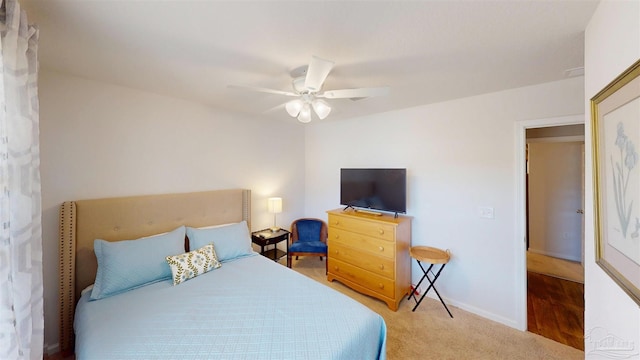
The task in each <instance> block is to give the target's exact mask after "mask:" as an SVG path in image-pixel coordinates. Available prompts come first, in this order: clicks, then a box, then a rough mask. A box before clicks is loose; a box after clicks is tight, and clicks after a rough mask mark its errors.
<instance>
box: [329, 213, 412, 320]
mask: <svg viewBox="0 0 640 360" xmlns="http://www.w3.org/2000/svg"><path fill="white" fill-rule="evenodd" d="M327 213H328V215H329V222H328V224H329V238H328V239H327V244H328V246H329V250H328V255H327V261H328V267H329V269H328V272H327V280H328V281H333V280H338V281H340V282H341V283H343V284H345V285H347V286H349V287H351V288H352V289H354V290H356V291H359V292H361V293H363V294H366V295H369V296H372V297H375V298H377V299H380V300H382V301H384V302H386V303H387V306H388V307H389V309H391V310H393V311H396V310H398V304H399V303H400V301H401V300H402V299H403V298H404V296H405V295H408V294H409V293H410V291H411V258H410V257H409V247H410V246H411V217H408V216H399V217H398V218H394V217H393V215H388V214H382V215H371V214H367V213H362V212H357V211H354V210H351V209H349V210H346V211H344V210H342V209H336V210H331V211H327Z"/></svg>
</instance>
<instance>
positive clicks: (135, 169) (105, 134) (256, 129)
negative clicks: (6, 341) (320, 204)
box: [39, 69, 305, 350]
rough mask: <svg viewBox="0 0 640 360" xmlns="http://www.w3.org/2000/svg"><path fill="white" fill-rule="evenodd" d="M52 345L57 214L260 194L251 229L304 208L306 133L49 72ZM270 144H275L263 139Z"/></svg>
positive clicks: (46, 231)
mask: <svg viewBox="0 0 640 360" xmlns="http://www.w3.org/2000/svg"><path fill="white" fill-rule="evenodd" d="M39 97H40V138H41V139H40V142H41V177H42V207H43V218H42V222H43V230H42V236H43V252H44V259H43V262H44V284H45V288H44V296H45V343H46V344H48V346H49V347H51V350H55V345H56V344H57V342H58V308H57V306H58V270H57V265H58V247H57V246H58V207H59V205H60V203H62V202H63V201H65V200H78V199H87V198H98V197H111V196H125V195H139V194H154V193H169V192H188V191H202V190H213V189H224V188H248V189H251V190H252V200H253V204H252V205H253V219H252V220H253V223H252V225H253V228H254V229H259V228H264V227H267V226H271V224H272V222H273V217H272V216H271V214H267V212H266V203H267V201H266V198H267V197H269V196H273V195H277V196H282V197H283V200H284V209H283V210H284V212H283V213H282V214H279V215H278V223H279V225H281V226H288V224H290V222H291V220H292V219H294V218H297V217H300V216H302V214H303V209H304V186H303V184H304V174H303V171H302V169H303V168H304V160H305V159H304V130H303V129H304V126H303V125H301V124H297V123H285V122H282V123H278V122H274V121H266V120H263V119H256V118H250V117H247V116H242V115H237V114H228V113H224V112H220V111H216V110H213V109H211V108H209V107H206V106H203V105H200V104H196V103H192V102H189V101H186V100H180V99H175V98H168V97H164V96H160V95H156V94H151V93H147V92H142V91H137V90H133V89H128V88H123V87H118V86H113V85H108V84H104V83H98V82H93V81H89V80H85V79H81V78H76V77H70V76H66V75H63V74H59V73H55V72H52V71H47V70H46V69H45V70H41V72H40V79H39ZM265 139H267V140H265Z"/></svg>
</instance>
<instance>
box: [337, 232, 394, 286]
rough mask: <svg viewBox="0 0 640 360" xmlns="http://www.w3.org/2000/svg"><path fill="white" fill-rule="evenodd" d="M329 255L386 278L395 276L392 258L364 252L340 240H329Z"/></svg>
mask: <svg viewBox="0 0 640 360" xmlns="http://www.w3.org/2000/svg"><path fill="white" fill-rule="evenodd" d="M329 256H330V257H332V258H334V259H336V260H340V261H344V262H346V263H348V264H351V265H355V266H357V267H360V268H363V269H365V270H369V271H371V272H372V273H375V274H378V275H382V276H384V277H386V278H389V279H394V278H395V267H394V261H393V259H387V258H384V257H381V256H373V255H369V254H364V253H362V251H360V250H359V249H354V248H351V247H348V246H345V245H344V244H342V243H341V242H340V241H335V240H329Z"/></svg>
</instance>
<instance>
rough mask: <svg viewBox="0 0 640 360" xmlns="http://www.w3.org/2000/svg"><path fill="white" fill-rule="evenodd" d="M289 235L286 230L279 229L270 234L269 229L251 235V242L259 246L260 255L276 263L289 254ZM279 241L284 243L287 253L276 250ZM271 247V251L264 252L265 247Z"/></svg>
mask: <svg viewBox="0 0 640 360" xmlns="http://www.w3.org/2000/svg"><path fill="white" fill-rule="evenodd" d="M290 234H291V233H290V232H288V231H287V230H284V229H280V230H278V231H275V232H272V231H271V230H270V229H264V230H259V231H255V232H252V233H251V241H252V242H253V243H254V244H256V245H259V246H260V254H262V255H263V256H265V257H268V258H269V259H271V260H273V261H276V262H277V261H278V260H280V258H282V257H283V256H287V252H289V235H290ZM281 241H286V244H287V251H286V252H285V251H282V250H280V249H278V246H277V244H278V243H279V242H281ZM268 245H273V249H269V250H266V251H265V250H264V247H265V246H268Z"/></svg>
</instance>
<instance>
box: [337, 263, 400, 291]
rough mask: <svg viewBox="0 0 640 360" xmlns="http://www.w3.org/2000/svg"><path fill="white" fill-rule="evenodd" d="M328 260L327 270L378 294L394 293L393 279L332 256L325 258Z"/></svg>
mask: <svg viewBox="0 0 640 360" xmlns="http://www.w3.org/2000/svg"><path fill="white" fill-rule="evenodd" d="M327 260H328V261H329V263H328V267H329V272H330V273H332V274H334V275H336V276H339V277H341V278H344V279H345V280H349V281H351V282H354V283H356V284H359V285H360V286H363V287H365V288H367V289H369V290H371V291H375V292H376V293H378V294H381V295H384V296H386V297H390V298H393V297H394V296H395V294H394V285H395V283H394V281H393V280H389V279H387V278H385V277H383V276H380V275H376V274H373V273H371V272H369V271H367V270H363V269H361V268H359V267H356V266H353V265H349V264H347V263H345V262H342V261H340V260H336V259H334V258H332V257H329V258H327Z"/></svg>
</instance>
